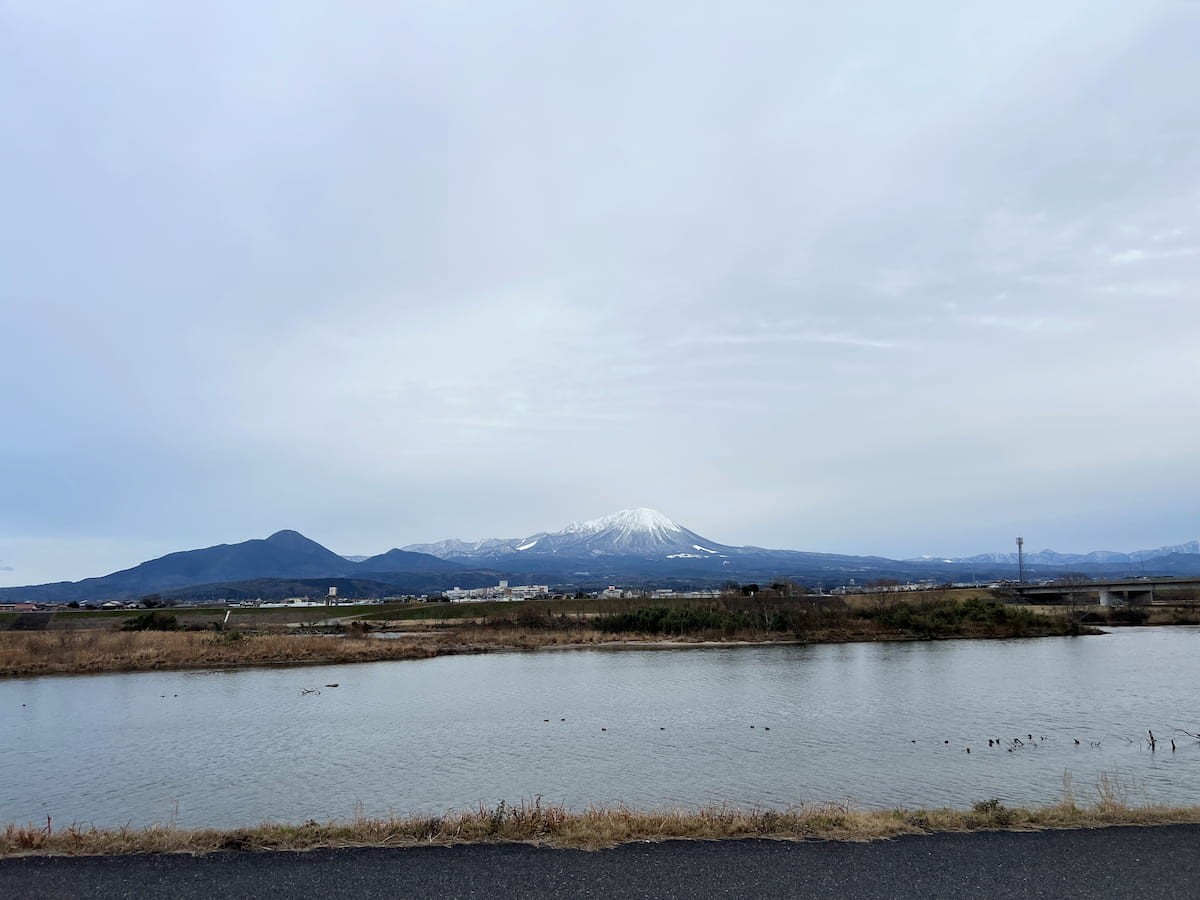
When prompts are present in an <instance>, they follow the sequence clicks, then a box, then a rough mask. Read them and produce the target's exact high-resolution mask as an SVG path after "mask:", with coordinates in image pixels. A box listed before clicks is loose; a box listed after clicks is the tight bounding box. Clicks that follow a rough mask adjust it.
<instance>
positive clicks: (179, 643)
mask: <svg viewBox="0 0 1200 900" xmlns="http://www.w3.org/2000/svg"><path fill="white" fill-rule="evenodd" d="M527 618H528V617H527ZM602 624H603V623H601V622H598V621H596V620H594V619H586V618H575V619H543V620H541V621H533V620H529V621H524V622H522V621H520V620H519V619H518V620H514V621H508V620H498V621H482V622H481V621H476V620H465V621H459V622H454V623H445V622H438V623H432V624H423V625H420V626H415V625H414V623H412V622H396V623H394V625H395V626H398V627H403V628H405V629H406V630H405V631H404V632H403V633H402V634H400V635H396V636H393V635H391V634H389V633H388V632H387V631H386V629H387V628H388V623H382V622H381V623H378V624H377V625H375V626H374V628H375V629H376V630H375V631H372V630H371V627H372V626H370V625H368V624H366V623H351V624H350V626H348V627H344V626H337V628H338V631H337V633H335V634H296V633H278V632H268V633H244V632H240V631H176V630H166V631H158V630H133V631H126V630H120V631H114V630H107V629H99V628H93V629H72V630H51V631H37V632H15V631H9V632H0V677H7V678H21V677H33V676H38V675H69V674H101V673H113V672H149V671H170V670H187V669H224V668H237V667H249V666H284V665H296V666H300V665H334V664H343V663H359V662H380V661H388V660H393V661H394V660H412V659H430V658H432V657H436V656H449V655H457V654H467V653H490V652H503V651H529V650H539V649H551V648H554V649H566V648H582V647H591V648H601V647H607V648H612V649H658V648H663V647H697V646H731V645H750V644H798V643H801V644H808V643H854V642H875V641H916V640H935V639H944V638H968V639H970V638H1011V637H1044V636H1058V635H1063V634H1084V633H1087V634H1100V633H1101V632H1100V631H1099V630H1097V629H1095V628H1091V627H1087V626H1079V625H1078V624H1077V623H1071V622H1068V621H1067V620H1066V619H1063V618H1059V617H1051V616H1045V615H1040V614H1022V615H1020V616H1016V617H1013V618H1011V619H1004V620H1001V621H986V620H985V621H974V620H971V619H964V620H962V621H947V622H944V623H941V624H940V625H930V624H929V623H927V622H921V623H918V624H916V625H913V624H911V623H910V624H909V627H900V626H898V625H896V624H893V623H890V622H880V621H875V620H870V619H861V620H852V619H846V620H837V621H829V622H824V623H816V624H814V625H813V626H811V627H808V628H806V629H803V630H793V631H781V630H763V629H752V628H740V629H736V630H734V629H731V630H729V631H724V630H719V629H714V628H706V627H696V628H690V629H688V630H684V629H680V630H679V632H678V633H669V632H664V631H663V630H662V629H658V630H655V631H650V630H635V629H634V627H632V626H634V625H636V624H637V622H636V620H635V621H634V622H632V623H631V626H630V627H629V628H628V629H621V628H611V627H609V628H601V627H598V626H600V625H602Z"/></svg>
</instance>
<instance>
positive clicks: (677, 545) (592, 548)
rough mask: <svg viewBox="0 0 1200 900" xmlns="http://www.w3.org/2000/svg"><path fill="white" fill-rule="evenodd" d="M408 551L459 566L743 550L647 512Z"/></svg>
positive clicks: (705, 554)
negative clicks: (523, 534) (478, 562)
mask: <svg viewBox="0 0 1200 900" xmlns="http://www.w3.org/2000/svg"><path fill="white" fill-rule="evenodd" d="M404 549H405V550H412V551H420V552H424V553H433V554H435V555H437V556H441V557H442V558H443V559H451V560H455V561H462V560H499V559H508V558H514V561H515V558H517V557H521V558H525V559H536V558H545V557H556V558H564V557H572V558H577V559H588V558H592V557H602V556H631V557H643V558H659V559H663V558H675V559H688V558H693V559H708V558H712V557H720V556H722V554H724V553H726V552H730V553H736V552H737V550H738V548H735V547H726V546H724V545H723V544H718V543H716V542H715V541H710V540H709V539H708V538H705V537H701V536H700V535H698V534H696V533H695V532H694V531H689V530H688V529H686V528H684V527H683V526H682V525H680V524H678V523H677V522H673V521H672V520H671V519H669V518H667V517H666V516H664V515H663V514H662V513H660V512H657V511H655V510H653V509H646V508H644V507H643V508H638V509H624V510H621V511H620V512H617V513H613V514H612V515H608V516H601V517H600V518H598V519H591V520H589V521H586V522H573V523H571V524H570V525H568V526H566V527H565V528H564V529H562V531H553V532H547V531H541V532H538V533H537V534H531V535H529V536H528V537H525V538H510V539H500V538H488V539H486V540H482V541H474V542H467V541H459V540H448V541H441V542H439V543H436V544H413V545H411V546H408V547H405V548H404Z"/></svg>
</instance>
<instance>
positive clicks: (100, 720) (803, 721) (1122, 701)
mask: <svg viewBox="0 0 1200 900" xmlns="http://www.w3.org/2000/svg"><path fill="white" fill-rule="evenodd" d="M1198 651H1200V629H1195V628H1170V629H1166V628H1160V629H1147V628H1143V629H1128V630H1123V631H1119V632H1116V633H1114V634H1111V635H1107V636H1103V637H1086V638H1043V639H1039V640H1017V641H946V642H936V643H908V644H840V645H825V646H815V647H731V648H720V649H692V650H659V651H653V652H651V651H633V652H614V651H598V650H580V651H553V652H539V653H529V654H521V653H512V654H494V655H487V656H457V657H444V658H441V659H433V660H424V661H414V662H397V663H372V664H365V665H348V666H323V667H319V668H288V669H269V670H236V671H224V672H189V673H146V674H132V675H102V676H84V677H70V678H66V677H54V678H33V679H20V680H11V681H4V682H0V759H3V760H4V765H3V767H0V822H21V823H25V822H29V821H44V820H45V817H46V816H47V815H51V816H53V817H54V820H55V822H56V823H57V824H66V823H69V822H72V821H74V822H79V823H91V824H95V825H98V826H112V825H123V824H131V825H134V826H142V825H147V824H151V823H154V822H161V823H167V822H174V823H175V824H178V825H181V826H186V827H200V826H233V825H244V824H253V823H257V822H261V821H266V820H279V821H296V822H299V821H304V820H306V819H310V818H312V819H317V820H326V819H332V818H337V819H346V818H350V817H353V816H354V815H356V814H359V813H361V814H365V815H369V816H375V815H387V814H389V813H393V812H394V813H398V814H403V813H437V812H444V811H446V810H449V809H462V808H465V807H469V806H473V805H476V804H478V803H480V802H483V803H487V804H494V803H495V802H497V801H499V800H501V799H504V800H507V801H509V802H514V801H520V800H521V799H529V798H532V797H534V796H539V795H540V796H541V797H543V798H544V799H545V800H546V801H552V802H564V803H566V804H568V805H570V806H572V807H575V808H582V807H586V806H587V805H589V804H616V803H625V804H627V805H630V806H637V807H650V806H667V805H669V806H677V805H678V806H697V805H702V804H710V803H730V804H734V805H738V806H743V807H749V806H772V807H781V808H782V807H788V806H794V805H798V804H802V803H817V802H825V801H839V802H841V801H850V802H851V803H853V804H855V805H857V806H862V807H873V806H879V807H890V806H899V805H904V806H935V805H952V806H960V807H962V806H969V805H970V804H971V803H974V802H976V801H978V800H982V799H988V798H991V797H998V798H1000V799H1002V800H1003V801H1004V802H1006V803H1050V802H1055V801H1057V800H1059V799H1061V797H1062V791H1063V779H1064V773H1069V775H1070V778H1071V780H1072V782H1073V785H1074V792H1075V796H1076V798H1077V799H1078V800H1080V801H1086V800H1090V799H1094V798H1095V796H1096V786H1097V783H1098V781H1099V780H1100V778H1101V777H1102V776H1105V775H1107V776H1108V777H1109V778H1110V779H1115V781H1116V783H1117V785H1118V788H1119V790H1121V791H1123V792H1125V793H1126V795H1127V796H1126V799H1128V800H1129V801H1131V802H1147V801H1153V802H1171V803H1200V743H1198V742H1196V741H1194V740H1191V739H1188V738H1185V737H1184V736H1183V735H1181V734H1179V733H1175V732H1172V730H1171V729H1172V727H1173V726H1177V727H1181V728H1185V729H1187V730H1188V731H1193V732H1197V731H1200V708H1198V705H1197V701H1196V696H1197V687H1198V686H1200V652H1198ZM333 682H336V683H338V685H339V686H338V687H337V688H328V687H324V685H326V684H329V683H333ZM305 688H318V689H319V690H320V693H310V694H302V693H301V690H302V689H305ZM546 719H549V721H548V722H547V721H545V720H546ZM563 720H565V721H563ZM1147 729H1153V731H1154V733H1155V735H1156V736H1157V737H1159V738H1160V739H1165V741H1164V743H1160V744H1159V748H1158V750H1157V752H1151V751H1150V749H1149V747H1148V746H1147V743H1146V740H1145V739H1146V732H1147ZM1030 734H1032V735H1033V736H1034V741H1033V742H1030V741H1029V739H1028V737H1027V735H1030ZM1017 737H1019V738H1020V739H1021V740H1022V741H1024V742H1025V744H1026V746H1024V747H1017V748H1016V750H1015V751H1014V752H1009V751H1008V749H1007V748H1008V747H1009V746H1010V741H1011V740H1012V739H1013V738H1017ZM1171 737H1174V738H1175V739H1176V746H1177V748H1178V749H1177V751H1176V752H1171V750H1170V745H1169V743H1166V741H1169V739H1170V738H1171ZM989 738H993V739H999V741H1000V742H1001V744H1002V745H1001V746H996V747H992V748H989V747H988V739H989ZM1076 740H1078V741H1079V742H1080V743H1079V744H1076V743H1075V741H1076ZM1097 744H1098V746H1097ZM968 747H969V748H970V751H971V752H970V753H967V752H966V751H967V748H968Z"/></svg>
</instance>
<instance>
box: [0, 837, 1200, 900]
mask: <svg viewBox="0 0 1200 900" xmlns="http://www.w3.org/2000/svg"><path fill="white" fill-rule="evenodd" d="M1198 848H1200V825H1164V826H1153V827H1122V828H1099V829H1091V830H1077V831H1044V832H976V833H973V834H938V835H928V836H918V837H903V838H897V839H894V840H890V841H876V842H871V843H848V842H847V843H843V842H827V841H808V842H803V843H792V842H781V841H764V840H743V841H715V842H704V841H667V842H662V843H638V844H626V845H623V846H620V847H616V848H613V849H609V850H600V851H593V852H588V851H582V850H553V849H546V848H539V847H534V846H530V845H526V844H481V845H472V846H461V847H420V848H409V849H376V848H365V849H341V850H315V851H309V852H303V853H279V852H276V853H250V852H223V853H215V854H211V855H209V856H200V857H197V856H188V855H182V854H170V855H146V856H126V857H45V856H41V857H17V858H9V859H3V860H0V895H2V896H4V897H5V898H8V900H18V898H39V900H41V898H58V897H63V898H68V897H69V898H85V897H95V898H107V897H137V898H148V897H169V898H192V897H195V898H203V900H211V898H213V897H261V898H267V897H272V898H300V897H356V898H357V897H421V898H432V897H554V898H567V897H611V898H632V897H679V898H695V897H755V898H768V897H830V898H839V900H845V898H848V897H854V898H861V900H870V898H880V900H883V898H888V900H890V898H896V897H914V898H916V897H920V898H930V897H1004V898H1005V900H1012V898H1023V897H1053V898H1057V900H1064V898H1075V897H1105V898H1121V897H1139V898H1145V897H1147V896H1165V897H1196V896H1200V853H1198V852H1197V850H1198Z"/></svg>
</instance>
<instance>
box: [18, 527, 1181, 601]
mask: <svg viewBox="0 0 1200 900" xmlns="http://www.w3.org/2000/svg"><path fill="white" fill-rule="evenodd" d="M1193 551H1194V552H1193ZM1024 561H1025V573H1026V576H1027V577H1047V576H1048V577H1054V576H1055V575H1062V574H1065V572H1066V571H1067V567H1071V568H1073V569H1079V570H1083V571H1085V572H1087V573H1091V574H1097V575H1106V576H1109V577H1111V576H1113V575H1129V574H1133V573H1131V572H1130V570H1129V567H1130V566H1132V565H1135V564H1136V565H1138V566H1139V567H1141V571H1139V572H1138V573H1137V574H1146V566H1147V564H1149V565H1150V566H1152V567H1153V568H1154V569H1155V570H1156V573H1157V574H1164V573H1168V572H1169V573H1171V574H1200V542H1197V541H1190V542H1185V543H1183V544H1176V545H1172V546H1169V547H1163V548H1159V550H1157V551H1134V552H1133V553H1130V554H1121V553H1116V552H1113V551H1094V552H1093V553H1090V554H1058V553H1054V552H1053V551H1039V552H1038V553H1031V554H1026V555H1025V559H1024ZM1016 568H1017V559H1016V554H1015V553H1008V554H979V555H976V556H973V557H961V558H958V559H945V558H922V559H916V560H911V559H910V560H892V559H888V558H886V557H877V556H854V555H849V554H833V553H813V552H807V551H801V550H773V549H766V548H762V547H753V546H742V547H738V546H732V545H727V544H722V543H720V542H717V541H713V540H710V539H708V538H706V537H703V536H702V535H700V534H697V533H696V532H694V531H691V530H689V529H687V528H685V527H684V526H682V525H680V524H679V523H678V522H675V521H674V520H672V519H670V518H668V517H667V516H665V515H663V514H662V513H660V512H658V511H656V510H653V509H649V508H646V507H637V508H634V509H625V510H620V511H619V512H616V513H612V514H610V515H606V516H600V517H599V518H596V519H588V520H585V521H582V522H572V523H570V524H568V525H567V526H565V527H564V528H562V529H561V530H559V531H555V532H546V531H542V532H537V533H536V534H532V535H528V536H526V537H524V538H484V539H482V540H478V541H460V540H457V539H450V540H446V541H440V542H437V543H433V544H410V545H408V546H406V547H402V548H393V549H391V550H388V551H387V552H385V553H380V554H376V555H374V556H365V557H354V558H347V557H345V556H340V555H338V554H336V553H334V552H333V551H331V550H329V549H327V548H326V547H324V546H322V545H321V544H319V543H317V542H316V541H314V540H312V539H310V538H308V537H306V536H304V535H303V534H300V533H299V532H297V531H293V530H290V529H284V530H281V531H277V532H275V533H274V534H271V535H269V536H268V537H266V538H256V539H252V540H248V541H242V542H241V543H236V544H217V545H214V546H212V547H205V548H201V549H196V550H182V551H176V552H174V553H168V554H166V555H165V556H161V557H157V558H156V559H152V560H148V561H146V562H143V563H141V564H139V565H137V566H133V567H130V568H128V569H122V570H120V571H117V572H113V573H111V574H109V575H105V576H100V577H94V578H86V579H83V580H81V581H76V582H53V583H48V584H41V585H26V586H22V587H10V588H0V600H3V599H6V598H15V599H20V600H27V601H35V602H67V601H70V600H79V601H84V600H106V599H130V598H135V597H140V596H145V595H147V594H151V593H163V594H172V595H181V596H182V595H186V594H188V593H189V592H191V594H192V595H198V594H199V593H204V594H206V595H208V596H220V591H221V590H222V588H223V587H224V588H227V589H228V590H234V589H235V588H234V586H235V585H242V586H246V585H252V584H253V585H256V586H258V587H259V589H262V590H266V589H267V588H265V587H263V585H265V584H266V583H277V584H282V583H290V584H300V583H305V582H311V581H314V580H316V581H320V580H329V579H350V580H351V582H352V583H355V584H363V585H368V584H370V585H384V586H385V587H384V588H379V590H386V589H387V588H388V587H392V588H395V590H396V592H401V593H404V592H408V593H420V592H425V591H426V590H429V589H433V590H439V589H443V588H445V587H449V586H459V583H460V582H461V583H462V584H464V585H468V586H480V585H481V584H485V583H494V581H495V580H499V579H505V578H507V579H508V580H510V581H512V582H514V583H521V582H525V583H539V584H540V583H552V584H558V585H585V584H586V585H594V584H600V585H605V584H611V583H616V582H619V581H624V582H626V583H629V584H638V585H643V586H650V585H656V584H665V583H670V584H673V585H687V584H692V585H697V586H699V585H707V586H712V585H715V584H724V583H728V582H730V581H736V580H739V579H741V580H761V579H775V578H792V579H795V580H797V581H801V582H807V583H811V584H813V585H824V586H826V587H832V586H834V585H837V584H847V583H850V582H853V583H857V584H868V583H870V582H871V581H873V580H879V579H885V578H886V579H898V580H926V581H936V582H953V581H962V580H965V579H966V578H967V577H968V576H969V577H970V578H971V579H972V580H974V579H977V578H979V579H983V580H997V579H1001V580H1002V579H1009V578H1013V577H1015V575H1016ZM331 583H332V582H331ZM202 588H203V589H204V590H203V591H202V590H201V589H202ZM246 589H249V588H246ZM280 589H282V588H280ZM375 589H376V588H372V590H375ZM238 590H241V588H238Z"/></svg>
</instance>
